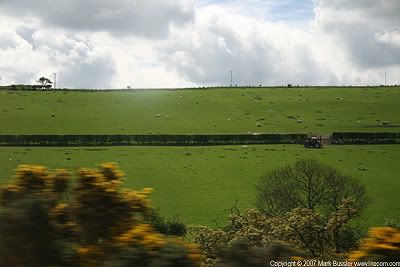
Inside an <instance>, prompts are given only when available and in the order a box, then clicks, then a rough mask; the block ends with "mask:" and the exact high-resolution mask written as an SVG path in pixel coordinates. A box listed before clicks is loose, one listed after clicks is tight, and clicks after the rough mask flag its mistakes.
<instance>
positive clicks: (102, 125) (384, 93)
mask: <svg viewBox="0 0 400 267" xmlns="http://www.w3.org/2000/svg"><path fill="white" fill-rule="evenodd" d="M399 114H400V88H399V87H376V88H375V87H367V88H290V89H289V88H258V89H255V88H220V89H196V90H189V89H186V90H129V91H73V90H70V91H65V90H60V91H6V90H0V126H1V127H0V134H3V135H6V134H9V135H23V134H26V135H35V134H38V135H40V134H54V135H66V134H82V135H84V134H103V135H110V134H241V133H249V132H251V133H253V132H258V133H314V134H329V133H332V132H399V131H400V116H399ZM300 158H316V159H319V160H321V161H323V162H326V163H329V164H331V165H332V166H334V167H336V168H338V169H339V170H341V171H342V172H343V173H345V174H348V175H353V176H355V177H358V178H359V179H360V180H361V181H362V182H363V183H364V184H365V185H366V187H367V190H368V194H369V196H370V197H371V204H370V206H369V208H368V210H367V211H366V213H365V215H364V219H363V222H364V223H365V226H372V225H382V224H383V223H384V221H385V219H387V218H394V219H397V220H400V202H399V200H398V189H399V188H400V180H399V177H400V167H399V165H398V159H399V158H400V145H364V146H328V147H326V148H325V149H322V150H306V149H304V148H303V146H299V145H257V146H248V147H243V146H218V147H90V148H85V147H70V148H61V147H60V148H32V147H30V148H28V147H20V148H15V147H14V148H12V147H9V148H6V147H0V164H1V168H0V184H4V183H6V182H7V180H8V178H9V177H11V176H12V175H13V171H14V170H15V168H16V167H17V166H18V165H19V164H38V165H45V166H48V167H49V168H51V169H52V168H67V169H69V170H71V171H74V170H76V168H78V167H95V166H96V164H99V163H102V162H111V161H112V162H117V163H119V165H120V167H121V169H122V170H123V171H125V172H126V174H127V178H126V180H125V184H124V186H126V187H130V188H135V189H141V188H143V187H152V188H154V189H155V192H154V194H153V196H152V199H153V200H154V204H155V206H156V207H158V208H159V209H160V211H161V213H162V214H164V215H168V216H171V215H172V214H179V215H180V217H181V218H182V219H183V221H184V222H186V223H193V224H208V225H211V226H215V222H218V223H219V224H222V223H223V222H224V221H225V220H226V217H227V215H228V213H229V209H230V208H231V207H232V206H233V205H234V204H235V202H236V201H238V206H239V207H240V208H249V207H252V206H253V202H254V197H255V190H256V189H255V185H256V183H257V180H258V179H259V177H260V176H261V175H262V174H263V173H265V172H266V171H268V170H272V169H274V168H276V167H279V166H283V165H286V164H291V163H293V162H294V161H295V160H296V159H300Z"/></svg>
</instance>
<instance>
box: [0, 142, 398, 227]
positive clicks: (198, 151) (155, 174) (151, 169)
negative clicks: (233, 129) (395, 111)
mask: <svg viewBox="0 0 400 267" xmlns="http://www.w3.org/2000/svg"><path fill="white" fill-rule="evenodd" d="M299 158H316V159H320V160H321V161H323V162H326V163H329V164H331V165H333V166H334V167H336V168H338V169H339V170H341V171H342V172H344V173H345V174H348V175H353V176H355V177H358V178H359V179H360V180H361V181H362V182H363V183H364V184H365V185H366V187H367V190H368V194H369V196H370V197H371V200H372V203H371V204H370V206H369V208H368V210H367V212H366V214H365V223H366V226H372V225H382V224H383V223H384V221H385V219H386V218H390V217H391V218H396V219H397V220H400V201H399V196H398V192H399V188H400V180H399V177H400V167H399V164H398V159H399V158H400V145H374V146H372V145H371V146H329V147H327V148H325V149H321V150H306V149H304V148H303V147H302V146H297V145H260V146H249V147H247V148H244V147H242V146H226V147H170V148H168V147H114V148H1V147H0V164H1V169H0V178H1V179H0V183H6V182H7V181H9V179H7V177H11V176H12V175H13V170H14V169H15V168H16V167H17V165H19V164H23V163H30V164H42V165H46V166H48V167H50V168H52V169H54V168H68V169H69V170H72V171H73V170H75V169H76V168H78V167H95V166H96V164H98V163H102V162H108V161H115V162H118V163H119V164H120V167H121V169H122V170H123V171H124V172H125V173H126V174H127V179H126V181H125V184H124V186H126V187H129V188H135V189H141V188H143V187H153V188H154V189H155V192H154V194H153V195H152V200H153V201H154V203H155V205H156V206H157V207H159V208H160V210H161V213H162V214H164V215H172V214H175V213H177V214H180V216H181V218H182V219H183V220H184V221H185V222H186V223H196V224H209V225H212V226H214V220H216V221H217V222H219V223H220V224H222V223H223V222H224V220H225V219H226V216H227V215H228V213H229V211H228V210H229V208H231V207H232V206H233V204H234V203H235V201H236V200H238V201H239V203H238V204H239V207H240V208H247V207H251V206H252V205H253V201H254V195H255V184H256V182H257V180H258V179H259V177H260V176H261V175H262V174H263V173H264V172H266V171H268V170H271V169H273V168H276V167H278V166H282V165H286V164H289V163H292V162H293V161H295V160H296V159H299Z"/></svg>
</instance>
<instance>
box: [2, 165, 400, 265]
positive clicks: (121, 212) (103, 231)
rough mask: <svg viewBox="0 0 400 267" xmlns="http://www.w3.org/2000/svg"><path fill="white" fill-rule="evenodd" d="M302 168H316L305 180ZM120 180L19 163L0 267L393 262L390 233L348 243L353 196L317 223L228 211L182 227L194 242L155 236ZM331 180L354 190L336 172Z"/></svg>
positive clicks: (135, 194) (302, 213) (97, 172)
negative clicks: (215, 219) (212, 222)
mask: <svg viewBox="0 0 400 267" xmlns="http://www.w3.org/2000/svg"><path fill="white" fill-rule="evenodd" d="M306 165H307V166H313V167H318V168H313V169H312V170H311V171H312V172H313V170H314V173H310V172H309V170H310V169H308V168H304V166H306ZM326 167H327V169H326ZM293 168H294V169H297V170H298V171H299V172H300V173H303V174H304V175H305V177H308V178H309V179H320V177H321V176H320V175H319V174H320V170H324V169H326V170H327V171H328V172H330V173H331V171H334V172H336V170H334V169H332V168H331V167H328V166H327V165H325V164H321V163H319V162H317V161H314V160H311V161H309V160H302V161H298V162H296V163H295V164H294V165H293ZM270 173H275V174H277V173H281V174H285V173H286V169H279V170H276V171H273V172H270ZM123 176H124V174H123V173H122V172H121V171H120V170H119V169H118V167H117V166H116V165H115V164H113V163H106V164H101V165H100V166H99V167H98V168H97V169H79V170H77V172H76V178H75V179H74V183H73V185H71V177H70V173H68V172H67V171H66V170H63V169H58V170H55V171H53V172H49V171H48V170H47V169H46V168H45V167H42V166H33V165H20V166H19V167H18V169H17V170H16V175H15V177H14V179H13V180H11V181H10V182H9V183H8V184H7V185H3V186H2V187H0V234H1V237H2V238H1V239H0V265H1V266H31V267H39V266H64V267H67V266H71V267H72V266H80V267H92V266H102V267H128V266H143V267H156V266H164V267H176V266H181V267H190V266H210V267H211V266H215V267H224V266H225V267H228V266H229V267H234V266H253V267H261V266H269V265H270V263H271V260H275V261H277V260H280V261H288V260H292V261H293V260H296V261H302V262H303V260H304V261H306V260H307V259H313V260H316V259H323V260H325V261H326V260H336V261H343V260H345V259H349V260H351V261H361V260H362V261H385V262H396V261H399V260H400V230H399V226H398V225H391V226H387V227H380V228H372V229H371V230H370V234H369V237H368V238H366V239H364V240H362V239H361V238H360V237H359V236H356V235H354V233H356V232H357V228H355V227H354V226H351V225H350V223H351V221H352V220H353V219H354V218H356V217H357V216H358V215H359V213H360V211H361V209H362V208H363V207H361V206H359V205H358V204H357V201H358V199H357V198H354V195H353V194H352V193H350V194H349V197H346V198H342V199H341V200H340V204H339V205H338V206H337V207H336V208H335V210H332V211H331V212H328V213H326V214H325V215H323V214H322V213H321V212H320V211H318V210H317V209H315V208H312V207H309V208H302V207H298V208H294V209H292V210H290V211H288V212H285V213H282V214H280V215H274V216H271V215H268V214H265V213H264V212H262V211H259V210H256V209H249V210H247V211H245V212H243V213H241V212H240V211H239V210H238V209H232V211H231V216H230V220H229V223H228V224H227V225H226V226H225V227H222V228H219V229H211V228H208V227H205V226H200V225H197V226H189V234H188V235H187V236H186V238H189V239H192V240H193V242H194V244H193V243H190V242H187V241H186V240H185V239H184V237H185V232H181V235H179V236H175V235H173V234H171V233H170V234H165V233H164V234H162V233H160V232H158V231H157V230H156V229H157V227H156V225H159V224H158V222H159V221H158V220H151V219H150V220H149V214H154V210H153V209H152V207H151V202H150V200H149V198H148V195H149V194H150V193H151V189H143V190H142V191H133V190H127V189H122V188H121V186H120V185H121V182H122V179H123ZM334 176H336V178H335V179H339V180H342V181H344V182H345V183H346V181H348V182H350V183H351V184H353V181H354V180H352V179H351V178H348V177H340V174H339V172H336V173H335V174H334ZM326 178H328V177H326ZM267 179H269V178H267ZM328 179H330V178H328ZM330 191H331V192H334V191H335V189H334V188H332V189H331V190H330ZM357 191H358V190H357ZM340 193H341V192H339V194H340ZM270 196H271V197H274V196H273V195H270ZM278 197H279V196H278ZM319 203H320V204H324V203H325V202H324V200H322V201H319ZM170 225H172V224H170ZM170 229H171V228H170ZM359 242H360V243H361V246H359ZM357 247H358V250H355V249H356V248H357ZM302 264H304V265H306V264H305V263H302Z"/></svg>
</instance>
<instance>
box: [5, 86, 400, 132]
mask: <svg viewBox="0 0 400 267" xmlns="http://www.w3.org/2000/svg"><path fill="white" fill-rule="evenodd" d="M399 114H400V88H399V87H390V88H384V87H379V88H373V87H370V88H292V89H288V88H285V89H273V88H260V89H252V88H249V89H238V88H235V89H232V88H225V89H206V90H205V89H204V90H199V89H197V90H137V91H114V92H110V91H107V92H99V91H96V92H88V91H87V92H77V91H75V92H74V91H68V92H66V91H47V92H35V91H15V92H10V91H5V90H1V91H0V123H1V128H0V134H147V133H153V134H202V133H204V134H206V133H230V134H232V133H248V132H265V133H309V132H312V133H331V132H334V131H362V132H381V131H399V130H400V128H399V127H400V116H399ZM257 123H259V126H257Z"/></svg>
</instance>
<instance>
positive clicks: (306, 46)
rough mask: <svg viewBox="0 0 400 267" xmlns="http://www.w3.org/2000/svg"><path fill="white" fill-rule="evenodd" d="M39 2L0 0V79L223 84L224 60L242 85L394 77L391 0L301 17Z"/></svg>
mask: <svg viewBox="0 0 400 267" xmlns="http://www.w3.org/2000/svg"><path fill="white" fill-rule="evenodd" d="M294 2H296V1H293V0H285V1H282V2H280V3H281V4H282V3H286V4H288V5H285V7H289V4H293V3H294ZM45 3H48V1H45V0H38V1H35V2H32V1H28V0H15V1H5V0H0V10H1V9H3V11H4V12H2V15H0V27H1V28H2V31H1V32H0V76H1V77H3V79H2V81H1V83H29V82H33V81H34V80H35V79H37V78H38V76H41V75H47V76H49V75H50V74H52V73H53V72H58V73H59V78H60V81H59V82H60V83H59V84H60V86H68V87H74V88H77V87H88V88H105V87H112V88H122V87H126V86H128V85H129V86H133V87H135V88H143V87H186V86H187V87H190V86H203V85H227V84H229V83H230V75H229V71H230V70H232V71H233V73H234V83H237V84H243V85H258V84H266V85H276V84H287V83H292V84H336V85H341V84H380V83H383V78H382V77H383V73H384V72H388V73H389V77H390V80H389V81H390V82H391V83H400V52H399V47H400V34H399V31H400V28H399V27H400V16H398V14H399V13H400V1H397V0H373V1H372V0H362V1H361V0H354V1H344V0H315V1H314V5H315V6H314V16H312V17H309V18H308V19H307V20H305V18H304V17H303V16H300V15H298V14H297V13H298V12H297V13H296V12H294V11H290V10H287V11H281V10H280V9H279V8H278V6H279V5H276V3H277V2H276V1H271V0H266V1H261V0H243V1H238V0H232V1H208V0H202V1H201V2H197V5H193V2H192V1H190V0H165V1H157V0H148V1H139V0H134V1H128V0H116V1H113V2H110V1H106V0H101V1H94V0H89V1H84V2H82V1H78V0H71V1H66V0H60V1H57V4H53V5H50V6H49V7H48V8H47V9H41V8H43V5H44V4H45ZM296 3H297V2H296ZM194 6H196V8H195V7H194ZM255 7H256V8H255ZM298 7H299V6H296V8H298ZM300 7H301V8H302V9H305V8H306V7H307V5H306V4H303V5H300ZM296 8H293V9H296ZM42 10H46V11H45V12H43V11H42ZM5 11H7V14H8V15H7V16H6V15H5V14H6V12H5ZM273 12H286V13H285V14H283V13H282V14H280V16H275V17H274V16H272V15H271V14H273ZM302 13H306V12H305V10H303V11H302ZM288 14H290V17H291V18H290V19H288V20H282V19H277V17H282V18H284V17H287V16H289V15H288ZM297 16H298V17H297ZM292 17H293V18H292ZM296 18H297V20H296ZM4 77H5V78H4Z"/></svg>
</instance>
